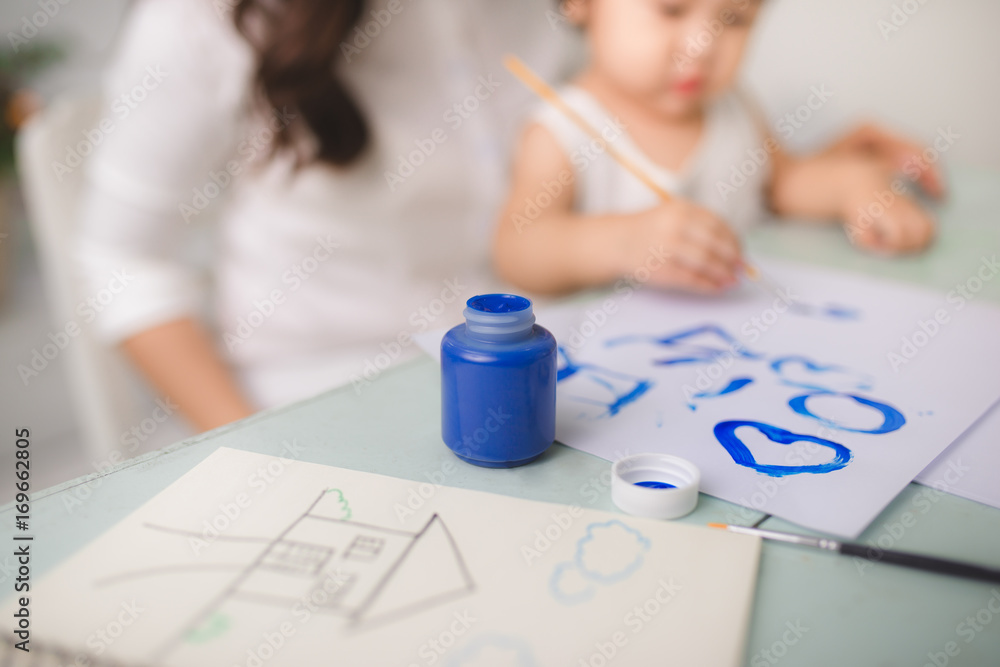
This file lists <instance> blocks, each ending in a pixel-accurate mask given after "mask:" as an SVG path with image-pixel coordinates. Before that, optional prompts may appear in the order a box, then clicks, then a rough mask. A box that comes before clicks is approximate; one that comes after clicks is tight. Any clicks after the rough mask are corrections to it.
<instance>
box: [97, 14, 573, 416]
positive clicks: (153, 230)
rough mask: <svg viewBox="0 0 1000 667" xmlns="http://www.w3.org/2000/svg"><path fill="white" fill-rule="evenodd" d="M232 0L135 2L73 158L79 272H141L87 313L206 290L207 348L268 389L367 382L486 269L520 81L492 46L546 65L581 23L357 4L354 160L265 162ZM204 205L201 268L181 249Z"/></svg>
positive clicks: (267, 400)
mask: <svg viewBox="0 0 1000 667" xmlns="http://www.w3.org/2000/svg"><path fill="white" fill-rule="evenodd" d="M229 5H230V3H227V2H225V1H224V0H141V1H140V2H139V3H137V4H136V6H135V7H134V8H133V11H132V13H131V15H130V17H129V20H128V23H127V25H126V27H125V30H124V35H123V38H122V42H121V44H120V46H119V48H118V51H117V53H116V55H115V57H114V59H113V62H112V63H111V65H110V67H109V69H108V71H107V73H106V76H105V79H104V90H103V92H104V97H105V112H104V115H103V116H102V119H103V120H108V121H110V124H111V125H113V129H112V131H110V132H105V133H104V134H103V137H102V140H101V142H100V144H99V145H98V146H97V148H96V150H95V151H94V153H93V154H92V155H91V156H90V158H89V161H88V163H87V167H86V174H87V184H88V185H87V188H86V191H85V193H84V197H83V201H82V203H81V213H80V216H81V219H80V224H79V239H78V246H77V254H78V257H79V259H80V263H81V267H82V273H83V281H82V288H83V289H84V290H96V289H99V287H100V286H103V285H105V284H107V281H108V278H109V277H110V276H111V275H112V274H113V273H114V272H115V271H121V270H124V271H125V275H129V276H134V278H133V279H132V280H131V282H130V283H129V284H128V285H127V287H126V289H124V290H123V291H122V292H121V293H120V294H119V295H117V296H116V297H115V299H114V300H113V301H112V302H111V303H110V304H108V305H107V306H106V307H105V308H104V310H103V311H102V312H101V313H100V316H99V318H98V320H97V323H96V325H97V326H98V327H99V331H100V332H101V334H102V335H103V336H104V337H105V338H106V340H107V341H108V342H109V343H113V342H117V341H120V340H122V339H124V338H127V337H128V336H130V335H133V334H135V333H138V332H140V331H143V330H145V329H147V328H149V327H152V326H155V325H157V324H162V323H165V322H168V321H171V320H174V319H178V318H180V317H185V316H192V315H197V314H198V313H199V312H202V310H204V306H205V299H204V298H203V297H204V296H205V295H206V294H211V295H212V297H213V299H212V305H211V308H210V309H209V312H211V313H212V314H213V318H214V322H213V324H214V326H215V328H216V330H217V332H218V336H219V349H220V352H221V353H222V354H223V355H224V357H225V358H226V359H227V360H228V362H229V363H230V364H231V365H232V367H233V368H234V371H235V373H236V374H237V377H238V378H239V380H240V381H241V382H242V385H243V387H244V388H245V390H246V392H247V394H248V396H249V397H250V399H251V400H252V401H254V402H255V403H256V404H257V405H259V406H261V407H267V406H272V405H277V404H281V403H285V402H288V401H291V400H295V399H298V398H301V397H305V396H309V395H312V394H315V393H317V392H319V391H321V390H323V389H326V388H329V387H332V386H336V385H338V384H342V383H345V382H349V381H352V380H353V382H354V383H355V385H356V386H357V388H358V389H359V390H360V389H363V388H364V386H366V385H365V384H364V381H365V380H373V379H375V378H376V377H377V374H378V373H379V372H381V370H383V369H384V368H385V367H386V366H387V365H388V364H389V363H390V362H395V361H399V360H401V359H405V358H408V357H409V356H411V355H413V354H415V353H416V349H417V348H416V345H414V344H412V343H410V342H409V340H408V336H409V334H413V333H418V332H420V331H423V330H425V329H428V328H432V327H441V326H445V325H450V324H453V323H455V322H457V321H460V313H461V310H462V307H463V306H464V302H465V300H466V299H468V298H469V297H471V296H473V295H475V294H476V293H477V291H479V290H481V289H485V288H484V287H483V286H484V285H486V284H487V283H488V282H490V281H491V279H490V277H489V275H488V272H487V271H486V269H487V267H488V266H489V246H490V242H491V238H492V233H493V232H492V229H493V225H494V223H495V220H496V217H497V214H498V212H499V207H500V205H501V202H502V198H503V196H504V194H505V191H506V188H507V167H508V156H509V153H510V149H511V147H512V146H513V144H514V139H515V135H516V131H517V129H518V127H519V125H520V124H521V122H522V121H523V113H522V112H523V111H525V110H527V109H529V108H530V106H531V99H532V98H531V93H530V92H528V91H527V90H525V89H524V88H523V87H522V86H521V85H520V84H519V83H518V82H517V81H516V80H515V79H514V78H513V77H511V76H510V75H509V74H508V73H507V72H506V70H504V69H503V67H502V64H501V57H502V55H503V54H504V53H507V52H512V53H516V54H517V55H519V56H520V57H522V58H523V59H524V60H525V61H526V62H528V63H529V64H530V65H531V66H533V67H534V68H536V70H537V71H538V72H539V73H540V74H542V76H545V77H546V78H549V79H550V80H555V79H557V78H559V77H560V76H563V75H565V74H568V73H569V72H568V71H567V70H566V67H567V65H568V54H572V52H573V49H572V48H567V47H571V46H572V42H573V40H574V35H573V30H572V29H571V28H568V27H567V26H566V25H565V22H561V21H557V20H553V19H554V13H553V11H552V10H554V9H555V6H554V3H552V2H550V1H549V0H513V1H511V0H507V1H505V2H496V1H495V0H461V1H460V0H419V1H417V0H402V1H397V0H394V1H389V0H378V1H376V2H372V3H368V4H367V5H366V8H365V12H364V15H363V18H362V19H361V21H360V23H359V25H358V30H356V31H355V32H354V33H352V35H351V36H350V37H349V38H348V39H347V40H345V44H342V45H341V46H342V55H343V62H339V61H338V67H339V70H340V72H341V73H342V77H343V80H344V81H345V82H346V84H347V85H348V87H349V89H350V90H352V91H353V93H354V95H355V98H356V100H357V101H358V102H359V104H360V106H361V107H362V109H363V110H364V113H365V115H366V117H367V119H368V122H369V126H370V128H371V130H372V142H371V144H370V146H369V147H368V150H367V152H366V153H365V154H364V157H363V158H362V159H360V160H359V161H357V162H356V163H354V164H352V165H351V166H350V167H348V168H334V167H332V166H329V165H324V164H318V163H313V164H310V165H308V166H306V167H304V168H302V169H301V170H299V171H298V172H294V171H293V170H292V169H291V166H290V163H289V161H288V160H285V159H274V160H268V159H266V155H267V150H268V149H267V148H266V144H267V139H269V137H270V133H271V129H269V127H268V125H269V123H270V124H271V126H272V127H274V126H277V125H279V124H281V123H284V122H287V120H286V119H282V118H281V117H280V114H279V116H272V117H260V115H259V114H258V113H256V112H254V111H253V108H254V107H253V105H252V104H251V100H252V99H253V90H254V81H253V72H254V66H255V55H254V53H253V51H252V49H251V47H250V45H249V44H248V43H247V42H246V41H245V40H244V39H243V38H242V36H241V35H239V33H238V32H237V31H236V29H235V28H234V27H233V24H232V14H231V11H230V10H229ZM390 10H392V11H390ZM123 96H124V97H123ZM234 174H235V175H234ZM206 205H207V206H206ZM213 210H214V214H211V215H210V213H211V212H212V211H213ZM210 218H212V219H213V225H214V227H213V231H214V235H215V237H216V238H215V241H214V244H215V248H214V251H213V253H212V255H211V264H210V267H211V269H212V274H213V275H212V278H213V279H212V280H211V281H209V283H206V281H205V280H204V276H203V275H202V272H199V270H198V268H197V266H196V264H195V263H194V262H192V261H190V260H189V259H188V258H187V251H186V248H187V247H188V246H189V245H190V244H189V242H188V237H190V236H191V232H192V230H193V228H195V227H198V226H204V224H205V223H206V222H208V220H209V219H210ZM209 285H211V288H209Z"/></svg>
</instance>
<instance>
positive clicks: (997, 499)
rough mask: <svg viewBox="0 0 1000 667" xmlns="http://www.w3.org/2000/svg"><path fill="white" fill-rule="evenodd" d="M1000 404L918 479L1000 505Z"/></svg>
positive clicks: (936, 487)
mask: <svg viewBox="0 0 1000 667" xmlns="http://www.w3.org/2000/svg"><path fill="white" fill-rule="evenodd" d="M998 439H1000V405H994V406H993V407H992V408H991V409H990V410H989V412H987V413H986V414H985V415H984V416H983V418H982V419H980V420H979V421H978V422H976V423H975V424H974V425H973V426H972V428H970V429H969V430H968V431H966V432H965V433H963V434H962V436H961V437H960V438H959V439H958V440H956V441H955V443H954V444H952V445H951V446H950V447H948V449H946V450H944V451H943V452H942V453H941V455H940V456H938V457H937V458H936V459H934V462H933V463H931V464H930V465H929V466H927V467H926V468H924V471H923V472H922V473H920V474H919V475H917V479H916V480H915V481H917V482H920V483H921V484H925V485H927V486H932V487H934V488H935V489H940V490H942V491H947V492H948V493H953V494H955V495H956V496H961V497H962V498H968V499H969V500H975V501H976V502H978V503H983V504H984V505H990V506H991V507H996V508H1000V444H998V442H997V441H998Z"/></svg>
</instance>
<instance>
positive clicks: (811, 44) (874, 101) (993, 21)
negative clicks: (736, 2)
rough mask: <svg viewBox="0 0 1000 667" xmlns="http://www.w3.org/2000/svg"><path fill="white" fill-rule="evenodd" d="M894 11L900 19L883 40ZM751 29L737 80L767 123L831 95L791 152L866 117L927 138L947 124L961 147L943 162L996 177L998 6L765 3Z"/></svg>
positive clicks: (930, 1)
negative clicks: (817, 90)
mask: <svg viewBox="0 0 1000 667" xmlns="http://www.w3.org/2000/svg"><path fill="white" fill-rule="evenodd" d="M894 7H895V8H898V10H897V11H896V14H895V18H896V20H897V21H898V22H900V23H902V21H901V20H900V19H901V18H903V17H905V19H906V21H905V23H903V24H902V25H901V26H900V27H899V29H898V30H895V31H891V32H890V31H888V30H887V29H885V26H886V25H890V26H892V25H893V23H892V15H893V11H894ZM906 9H908V10H909V11H910V12H912V13H911V14H909V15H908V14H906V12H905V11H904V10H906ZM880 20H882V21H885V23H883V24H881V25H880V23H879V21H880ZM893 27H895V26H893ZM755 30H756V33H755V34H754V35H753V43H752V45H751V48H750V53H749V55H748V58H747V60H746V62H745V69H744V78H745V80H746V82H747V87H748V88H749V90H751V91H752V92H753V93H754V94H755V96H756V97H757V100H758V102H759V103H760V104H761V106H762V107H763V108H764V110H765V112H766V113H767V114H768V116H769V118H770V120H771V121H772V122H774V121H776V120H777V119H778V118H779V117H780V116H782V115H784V114H785V113H788V112H790V111H793V110H794V109H795V108H796V107H798V106H799V105H801V104H803V103H805V102H806V100H807V98H808V96H809V87H810V86H814V85H824V84H825V85H826V87H827V89H828V90H829V91H832V92H833V95H834V96H833V97H832V98H831V99H830V100H829V101H828V102H827V103H826V104H825V105H824V106H823V107H822V108H821V109H819V110H818V111H816V112H815V113H814V115H813V117H812V118H811V119H809V121H808V122H806V123H804V124H803V126H802V128H801V129H800V130H797V131H796V132H795V134H794V135H793V136H792V138H791V140H790V141H788V142H787V143H788V145H789V146H790V147H792V148H795V147H800V148H801V147H814V146H816V145H818V144H822V143H823V142H824V141H826V140H828V139H829V138H830V137H832V136H835V134H836V133H837V132H838V131H839V130H841V129H842V128H844V127H846V126H847V125H849V124H850V123H852V122H854V121H857V120H860V119H863V118H871V119H875V120H880V121H884V122H886V123H891V124H892V125H893V126H895V127H898V128H900V129H902V130H905V131H906V132H908V133H909V134H910V135H912V136H913V137H914V138H918V139H924V140H927V139H932V138H933V137H934V135H935V133H936V130H937V128H939V127H944V128H946V127H948V126H951V127H952V129H953V130H954V131H955V132H956V133H958V134H959V135H960V139H958V140H957V141H956V142H955V144H954V146H953V147H952V148H951V149H949V151H948V153H947V155H946V156H945V161H946V162H949V163H952V164H972V165H979V166H988V167H991V168H994V169H1000V2H997V0H906V1H905V2H904V0H825V1H824V0H764V4H763V7H762V10H761V16H760V22H759V24H758V25H757V26H756V28H755ZM883 33H884V34H883Z"/></svg>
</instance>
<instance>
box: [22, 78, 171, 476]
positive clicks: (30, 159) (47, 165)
mask: <svg viewBox="0 0 1000 667" xmlns="http://www.w3.org/2000/svg"><path fill="white" fill-rule="evenodd" d="M100 110H101V105H100V100H99V99H98V98H96V97H92V98H81V97H64V98H60V99H58V100H56V101H55V102H54V103H53V104H51V105H49V106H48V107H47V108H46V109H45V110H43V111H41V112H39V113H37V114H36V115H35V116H33V117H32V118H31V119H30V120H29V121H28V122H27V123H26V124H25V126H23V127H22V129H21V131H20V132H19V133H18V136H17V146H16V151H17V160H18V170H19V174H20V177H21V187H22V191H23V193H24V199H25V205H26V207H27V211H28V218H29V222H30V227H31V231H32V235H33V237H34V239H35V245H36V247H37V252H38V260H39V265H40V267H41V270H42V278H43V284H44V286H45V291H46V293H47V296H48V300H49V304H50V307H51V308H52V311H53V317H54V321H55V322H56V323H59V324H60V325H61V324H63V323H66V322H68V321H70V320H76V321H77V322H78V323H79V324H80V333H79V335H77V336H75V337H74V338H73V339H72V340H71V341H70V342H69V344H68V345H67V346H66V348H65V349H63V350H62V351H61V352H60V354H63V355H66V359H65V361H66V368H67V369H68V374H69V378H68V380H69V389H70V396H71V399H72V403H73V407H74V410H75V412H76V418H77V423H78V425H79V427H80V431H81V436H82V440H83V444H84V447H85V449H86V451H87V453H88V454H89V455H90V456H91V457H97V458H95V460H97V461H100V460H106V459H107V457H108V456H109V455H111V454H112V453H113V452H114V451H115V450H118V451H120V452H122V453H123V454H124V455H125V456H127V455H129V454H134V453H137V451H138V448H136V447H133V445H132V444H131V442H132V441H131V440H128V442H129V443H130V444H129V446H128V447H127V448H126V447H125V446H124V441H125V438H124V435H125V433H126V432H129V431H131V430H132V429H133V428H136V427H138V428H140V429H142V431H141V432H142V440H143V441H144V442H145V443H146V444H145V446H143V448H142V449H143V450H145V449H149V448H151V447H155V446H158V445H162V444H167V443H169V442H172V441H173V440H176V439H177V438H178V436H183V435H185V434H189V433H190V431H189V429H187V427H186V426H182V425H180V424H179V423H178V422H179V421H180V420H179V419H177V418H173V419H169V420H167V422H165V423H163V424H156V427H155V428H153V429H152V433H148V431H149V429H148V428H147V426H146V422H147V421H148V420H149V419H150V415H151V414H152V413H153V409H154V407H155V405H154V401H153V397H152V396H151V393H150V391H149V390H148V389H147V388H146V387H145V386H144V384H143V382H142V380H141V379H140V378H139V376H138V374H137V373H136V372H135V371H134V370H133V369H132V368H131V366H130V365H129V364H128V362H127V360H126V359H124V357H123V356H122V355H121V353H120V352H118V351H117V350H116V349H113V348H110V347H108V346H107V345H105V344H103V343H102V342H101V341H100V340H99V339H98V338H97V337H96V336H95V335H94V332H93V331H92V330H91V329H90V328H88V326H87V325H86V324H84V323H83V322H82V321H80V318H79V315H78V314H77V313H76V312H75V309H76V307H77V304H79V303H80V302H81V297H82V296H83V295H81V294H79V293H78V288H77V285H78V281H77V279H76V271H75V263H74V261H73V259H72V257H71V254H70V251H71V248H70V243H71V242H72V239H73V225H74V223H75V221H76V218H77V208H78V202H79V198H80V193H81V186H82V183H83V168H82V165H79V166H76V167H75V168H73V169H72V171H70V172H68V173H65V172H63V173H62V174H61V179H60V176H59V175H57V174H56V171H55V168H54V163H55V162H59V163H61V164H65V163H66V162H67V159H66V154H67V150H68V148H69V147H71V146H76V145H77V144H78V143H79V142H81V141H82V140H83V139H84V132H86V131H87V130H91V129H93V128H94V127H96V125H97V123H98V120H99V114H100ZM84 159H85V158H84ZM171 422H172V423H171ZM161 427H162V428H161ZM185 432H186V433H185ZM116 458H117V457H116ZM115 460H116V459H112V462H114V461H115ZM101 467H103V466H101Z"/></svg>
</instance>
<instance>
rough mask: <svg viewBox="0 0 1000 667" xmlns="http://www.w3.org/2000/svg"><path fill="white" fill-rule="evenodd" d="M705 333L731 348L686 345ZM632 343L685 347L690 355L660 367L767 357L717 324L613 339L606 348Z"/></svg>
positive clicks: (669, 361)
mask: <svg viewBox="0 0 1000 667" xmlns="http://www.w3.org/2000/svg"><path fill="white" fill-rule="evenodd" d="M701 334H714V335H716V336H718V337H719V338H721V339H722V340H723V341H725V342H726V343H727V345H726V346H725V347H721V348H719V347H710V346H707V345H694V344H689V343H686V342H685V339H687V338H691V337H692V336H699V335H701ZM632 343H652V344H654V345H666V346H684V347H685V348H686V349H684V350H683V351H684V352H685V353H686V356H680V357H672V358H667V359H657V360H655V361H654V362H653V363H655V364H657V365H660V366H670V365H674V364H690V363H710V362H712V361H715V360H716V359H718V358H719V357H723V356H726V355H733V356H737V357H742V358H744V359H761V358H763V356H764V355H762V354H759V353H756V352H751V351H749V350H747V349H746V347H744V345H743V343H742V342H740V341H739V340H738V339H736V338H735V337H734V336H732V335H731V334H730V333H729V332H728V331H726V330H725V329H723V328H722V327H721V326H719V325H717V324H702V325H699V326H696V327H692V328H690V329H684V330H682V331H679V332H677V333H673V334H669V335H666V336H650V335H643V334H631V335H628V336H620V337H618V338H612V339H610V340H607V341H605V342H604V345H605V347H617V346H619V345H628V344H632Z"/></svg>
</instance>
